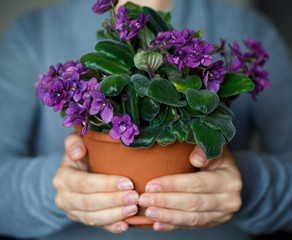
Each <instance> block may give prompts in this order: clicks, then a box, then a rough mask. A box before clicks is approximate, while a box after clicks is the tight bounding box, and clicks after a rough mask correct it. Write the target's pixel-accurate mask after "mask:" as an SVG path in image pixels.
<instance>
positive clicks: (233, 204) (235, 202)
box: [229, 197, 242, 212]
mask: <svg viewBox="0 0 292 240" xmlns="http://www.w3.org/2000/svg"><path fill="white" fill-rule="evenodd" d="M241 205H242V200H241V198H240V197H235V198H233V199H232V200H231V201H230V203H229V210H230V211H231V212H237V211H238V210H239V209H240V207H241Z"/></svg>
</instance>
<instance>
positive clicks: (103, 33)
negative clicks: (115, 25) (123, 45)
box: [96, 29, 120, 41]
mask: <svg viewBox="0 0 292 240" xmlns="http://www.w3.org/2000/svg"><path fill="white" fill-rule="evenodd" d="M96 34H97V39H98V40H104V39H110V40H116V41H119V40H120V38H119V36H118V35H117V34H116V33H114V32H110V31H108V30H106V29H102V30H99V31H97V33H96Z"/></svg>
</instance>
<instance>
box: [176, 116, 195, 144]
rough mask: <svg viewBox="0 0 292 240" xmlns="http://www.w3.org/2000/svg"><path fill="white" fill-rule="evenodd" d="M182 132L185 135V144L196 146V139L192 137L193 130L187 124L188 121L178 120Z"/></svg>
mask: <svg viewBox="0 0 292 240" xmlns="http://www.w3.org/2000/svg"><path fill="white" fill-rule="evenodd" d="M179 123H180V125H181V128H182V130H183V131H184V132H185V133H186V136H185V141H186V142H187V143H193V144H196V139H195V137H194V133H193V129H192V127H191V125H190V123H189V121H183V120H179Z"/></svg>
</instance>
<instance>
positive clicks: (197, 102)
mask: <svg viewBox="0 0 292 240" xmlns="http://www.w3.org/2000/svg"><path fill="white" fill-rule="evenodd" d="M186 98H187V102H188V104H189V106H190V107H191V108H192V109H193V110H195V111H199V112H202V113H204V114H208V113H210V112H213V111H214V109H215V108H216V107H217V106H218V104H219V97H218V95H217V94H216V93H214V92H212V91H209V90H195V89H188V90H187V91H186Z"/></svg>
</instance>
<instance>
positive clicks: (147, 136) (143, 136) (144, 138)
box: [130, 128, 161, 148]
mask: <svg viewBox="0 0 292 240" xmlns="http://www.w3.org/2000/svg"><path fill="white" fill-rule="evenodd" d="M139 131H140V134H139V135H137V136H135V138H134V142H133V143H132V144H131V145H130V147H132V148H149V147H151V146H152V145H153V144H154V142H155V139H156V137H157V135H158V134H159V133H160V131H161V128H145V129H139Z"/></svg>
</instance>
